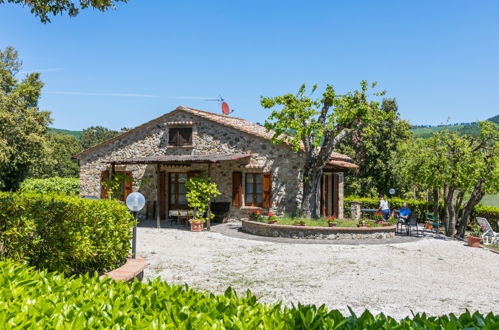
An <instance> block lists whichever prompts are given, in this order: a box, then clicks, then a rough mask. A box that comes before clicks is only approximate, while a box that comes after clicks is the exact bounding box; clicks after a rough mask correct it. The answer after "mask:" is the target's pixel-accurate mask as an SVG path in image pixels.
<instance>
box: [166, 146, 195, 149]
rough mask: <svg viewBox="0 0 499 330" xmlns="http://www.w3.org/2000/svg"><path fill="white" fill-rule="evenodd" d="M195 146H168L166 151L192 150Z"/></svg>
mask: <svg viewBox="0 0 499 330" xmlns="http://www.w3.org/2000/svg"><path fill="white" fill-rule="evenodd" d="M192 148H194V145H190V146H166V149H192Z"/></svg>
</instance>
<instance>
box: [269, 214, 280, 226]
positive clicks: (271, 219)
mask: <svg viewBox="0 0 499 330" xmlns="http://www.w3.org/2000/svg"><path fill="white" fill-rule="evenodd" d="M267 217H268V219H267V220H268V221H267V222H268V224H269V225H273V224H276V223H277V220H279V218H278V217H276V216H275V215H274V214H273V213H272V212H269V213H268V214H267Z"/></svg>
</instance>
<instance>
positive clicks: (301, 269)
mask: <svg viewBox="0 0 499 330" xmlns="http://www.w3.org/2000/svg"><path fill="white" fill-rule="evenodd" d="M137 252H138V254H139V255H141V256H144V257H145V258H146V259H147V262H148V267H147V268H146V271H145V274H144V275H145V278H146V279H153V278H156V277H157V276H160V277H161V278H162V279H163V280H166V281H168V282H170V283H177V284H183V283H187V284H188V285H189V286H191V287H194V288H198V289H203V290H207V291H211V292H214V293H223V291H224V290H225V289H226V288H227V287H228V286H232V287H233V288H234V289H236V291H237V292H239V293H241V294H242V293H244V291H246V289H250V290H251V291H252V292H253V293H254V294H255V295H257V296H258V297H261V299H260V301H262V302H274V301H277V300H282V301H283V302H285V303H287V304H291V303H295V304H296V303H298V302H300V303H302V304H318V305H321V304H325V305H327V306H328V307H330V308H336V309H339V310H341V311H342V312H344V313H347V312H348V309H347V306H351V307H352V308H353V310H354V311H355V312H356V313H357V312H362V311H363V310H364V309H366V308H367V309H369V310H371V311H372V312H375V313H379V312H383V313H385V314H388V315H390V316H393V317H396V318H401V317H404V316H407V315H410V314H411V311H414V312H427V313H429V314H444V313H450V312H455V313H458V312H461V311H464V309H466V308H467V309H469V310H471V311H475V310H479V311H481V312H490V311H492V312H494V313H499V254H495V253H492V252H490V251H487V250H485V249H473V248H469V247H467V246H465V245H464V243H463V242H459V241H454V240H444V239H436V238H433V237H429V238H422V239H418V240H415V241H411V242H407V243H397V244H394V243H392V244H369V245H338V244H334V245H329V244H297V243H288V242H285V243H275V242H264V241H256V240H248V239H243V238H234V237H229V236H226V235H223V234H220V233H216V232H203V233H192V232H189V231H186V230H179V229H154V228H138V247H137Z"/></svg>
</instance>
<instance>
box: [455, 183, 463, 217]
mask: <svg viewBox="0 0 499 330" xmlns="http://www.w3.org/2000/svg"><path fill="white" fill-rule="evenodd" d="M463 198H464V191H461V190H459V192H458V193H457V197H456V219H459V217H460V214H461V211H462V210H461V205H463Z"/></svg>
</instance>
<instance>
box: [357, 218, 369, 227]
mask: <svg viewBox="0 0 499 330" xmlns="http://www.w3.org/2000/svg"><path fill="white" fill-rule="evenodd" d="M357 227H367V220H366V219H365V218H360V219H359V223H357Z"/></svg>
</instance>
